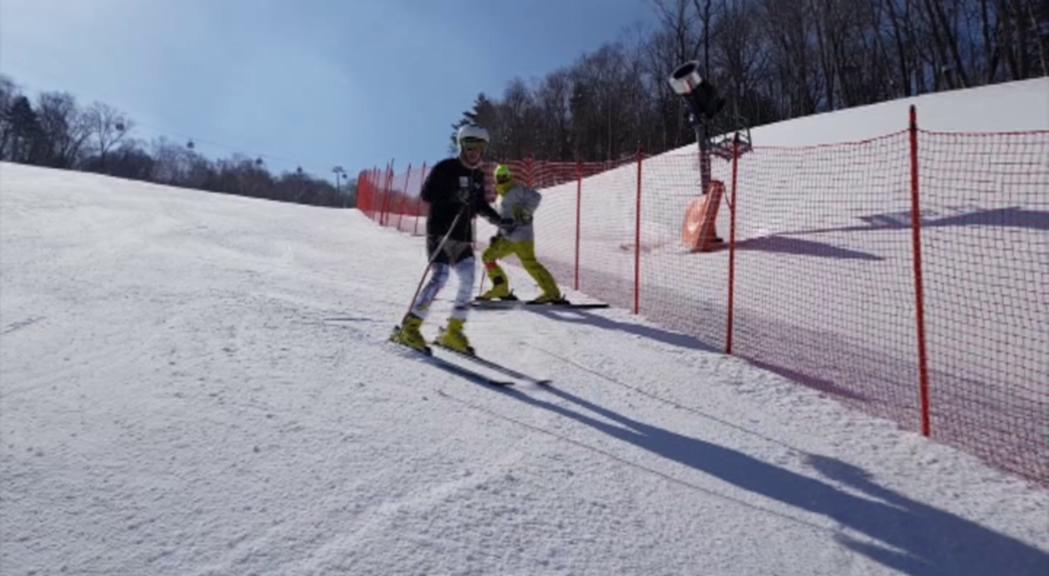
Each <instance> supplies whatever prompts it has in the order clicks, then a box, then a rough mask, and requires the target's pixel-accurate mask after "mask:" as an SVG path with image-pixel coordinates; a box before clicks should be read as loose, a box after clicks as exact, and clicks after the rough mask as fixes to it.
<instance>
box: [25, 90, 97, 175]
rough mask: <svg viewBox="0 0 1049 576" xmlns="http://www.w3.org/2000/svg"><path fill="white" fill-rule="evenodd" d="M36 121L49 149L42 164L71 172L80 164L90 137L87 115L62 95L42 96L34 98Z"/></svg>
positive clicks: (50, 93) (61, 93)
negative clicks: (67, 169)
mask: <svg viewBox="0 0 1049 576" xmlns="http://www.w3.org/2000/svg"><path fill="white" fill-rule="evenodd" d="M37 117H38V118H39V121H40V128H41V130H42V131H43V135H44V139H45V141H46V145H47V148H48V153H47V156H48V158H47V159H46V160H45V163H46V164H47V165H49V166H54V167H56V168H72V167H73V166H75V165H76V164H77V162H78V161H79V160H80V154H81V152H82V150H83V147H84V143H85V142H86V141H87V139H88V136H89V135H90V130H89V128H88V125H87V117H86V115H85V114H84V113H83V112H82V111H81V110H79V109H78V108H77V105H76V100H75V99H74V98H73V96H72V95H70V94H68V93H65V92H44V93H42V94H40V96H39V97H38V98H37Z"/></svg>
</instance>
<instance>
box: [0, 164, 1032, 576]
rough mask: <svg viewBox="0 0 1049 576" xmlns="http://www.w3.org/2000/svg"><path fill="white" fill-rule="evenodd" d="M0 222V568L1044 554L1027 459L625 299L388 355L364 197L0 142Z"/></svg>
mask: <svg viewBox="0 0 1049 576" xmlns="http://www.w3.org/2000/svg"><path fill="white" fill-rule="evenodd" d="M0 240H2V245H0V573H2V574H4V575H5V576H6V575H8V574H12V575H14V574H107V575H109V574H134V575H142V574H150V575H153V574H157V575H166V574H171V575H175V574H178V575H205V574H215V575H219V574H222V575H227V574H303V575H304V574H478V575H481V574H485V575H487V574H504V575H510V574H515V575H517V574H520V575H525V574H527V575H542V574H577V575H602V576H604V575H608V574H636V575H645V576H648V575H656V574H660V575H662V574H667V575H670V574H675V575H676V574H781V575H785V574H798V575H820V574H826V575H835V576H838V575H844V574H919V575H940V574H951V575H974V576H975V575H987V574H1034V575H1044V574H1046V573H1049V492H1047V491H1046V490H1045V489H1043V488H1039V487H1036V486H1032V485H1030V484H1027V483H1025V482H1023V481H1021V480H1019V479H1017V478H1016V477H1013V476H1010V475H1007V474H1005V473H1004V472H1001V471H999V470H997V469H994V468H990V467H988V466H987V465H985V464H984V463H982V462H981V461H980V460H978V459H977V458H976V457H974V456H972V455H969V454H965V453H963V452H960V451H957V450H954V449H952V448H949V447H947V446H943V445H940V444H937V443H934V442H930V441H927V440H925V439H924V438H922V437H920V436H918V435H915V434H912V433H909V432H902V431H900V430H898V429H897V427H896V425H894V424H892V423H890V422H887V421H882V420H877V419H874V418H871V417H868V416H865V415H863V414H862V413H860V412H857V411H853V410H849V409H847V408H844V407H842V406H841V405H840V404H839V403H838V402H836V401H835V400H833V399H831V398H829V397H826V396H825V395H823V394H821V393H820V392H817V391H815V390H812V389H808V388H804V387H799V386H797V385H795V384H793V383H791V382H790V381H788V380H786V379H784V378H782V377H780V376H777V375H775V374H772V373H770V372H766V371H763V370H760V369H758V368H755V367H754V366H751V365H750V364H748V363H747V362H744V361H741V360H738V359H736V358H732V357H727V356H724V355H722V354H720V353H718V352H717V351H714V350H712V349H710V347H709V346H707V345H706V344H704V343H701V342H699V341H697V340H694V339H691V338H688V337H684V336H681V335H679V334H675V333H672V332H669V331H667V330H665V329H662V328H660V327H657V326H655V325H652V324H648V323H645V322H643V321H639V320H638V319H637V318H636V317H635V316H632V315H630V314H629V313H628V312H626V311H623V310H618V309H610V310H600V311H587V312H578V313H577V312H567V311H537V312H530V311H523V310H518V311H484V312H480V311H478V312H474V313H473V314H472V316H471V318H470V320H469V322H468V328H467V331H468V333H469V334H470V336H471V338H472V339H473V341H474V344H475V346H476V348H477V349H478V351H479V353H480V354H482V355H487V356H491V357H493V358H499V359H501V360H503V361H505V362H506V363H508V364H510V365H512V366H514V367H515V368H518V369H520V370H522V371H525V372H528V373H531V374H535V375H537V376H544V377H551V378H553V379H554V384H553V386H551V387H540V386H535V385H527V384H519V385H517V386H514V387H512V388H508V389H495V388H489V387H485V386H481V385H478V384H475V383H472V382H468V381H466V380H463V379H462V378H460V377H457V376H454V375H450V374H448V373H445V372H443V371H440V370H438V369H436V368H434V367H432V366H430V365H429V364H426V363H421V362H419V361H417V360H414V359H413V358H411V357H407V356H405V355H404V353H402V352H400V351H399V350H397V349H395V348H394V347H392V345H390V344H387V343H385V339H386V337H387V336H388V334H389V331H390V327H391V325H392V324H393V323H395V322H396V321H397V320H398V319H399V318H400V316H401V315H402V314H403V313H404V311H405V309H406V307H407V305H408V300H409V299H410V298H411V295H412V293H413V292H414V290H415V287H416V283H417V282H418V280H419V275H420V274H421V272H422V266H423V263H424V257H423V244H422V240H421V239H420V238H413V237H410V236H408V235H404V234H400V233H398V232H395V231H392V230H386V229H377V227H376V226H375V225H374V224H373V223H372V222H370V221H369V220H367V219H366V218H365V217H364V216H363V215H361V214H360V213H358V212H356V211H353V210H330V209H319V208H310V207H303V206H294V205H287V204H278V203H271V202H266V201H259V200H252V199H246V198H238V197H231V196H223V195H218V194H208V193H204V192H197V191H189V190H180V189H171V188H164V187H160V186H152V185H147V184H141V183H135V182H129V181H123V180H117V179H111V178H105V177H99V176H93V175H86V174H77V173H70V172H60V171H52V170H45V169H39V168H30V167H23V166H16V165H11V164H0ZM453 282H454V279H453ZM449 292H450V291H449ZM570 296H571V297H573V298H577V299H581V300H582V299H585V298H586V295H583V294H570ZM449 306H450V303H449V302H447V301H439V302H438V306H437V309H436V310H435V311H434V315H433V317H432V320H431V322H429V323H427V324H426V325H425V326H424V332H425V333H427V334H428V335H430V336H433V335H434V334H435V333H436V330H437V327H438V325H439V323H440V322H441V321H442V320H443V317H444V315H445V313H446V312H447V311H448V308H449Z"/></svg>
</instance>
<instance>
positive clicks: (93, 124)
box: [0, 76, 356, 207]
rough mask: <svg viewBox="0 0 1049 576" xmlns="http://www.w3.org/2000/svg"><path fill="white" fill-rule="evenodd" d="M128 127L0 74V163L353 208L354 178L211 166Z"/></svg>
mask: <svg viewBox="0 0 1049 576" xmlns="http://www.w3.org/2000/svg"><path fill="white" fill-rule="evenodd" d="M134 126H135V123H134V121H133V120H132V119H131V118H128V117H127V115H126V114H124V113H123V112H120V111H119V110H117V109H115V108H113V107H112V106H109V105H107V104H104V103H101V102H96V103H94V104H91V105H90V106H88V107H86V108H84V107H81V106H79V105H78V104H77V102H76V100H75V99H74V97H73V96H72V95H70V94H68V93H65V92H42V93H40V94H39V96H38V97H37V98H36V100H35V102H33V101H31V100H30V99H29V97H27V96H26V95H25V94H23V93H22V92H21V90H19V88H18V87H17V86H16V85H15V83H14V82H13V81H12V80H11V79H10V78H7V77H5V76H0V161H7V162H18V163H22V164H33V165H37V166H46V167H51V168H63V169H71V170H82V171H86V172H95V173H98V174H108V175H110V176H117V177H121V178H129V179H133V180H143V181H146V182H154V183H157V184H165V185H170V186H180V187H185V188H194V189H198V190H207V191H211V192H223V193H227V194H236V195H240V196H251V197H254V198H266V199H270V200H279V201H285V202H296V203H300V204H311V205H317V206H338V207H345V206H353V205H354V203H355V196H356V180H355V179H352V178H349V176H348V175H347V174H346V172H345V171H342V170H341V168H336V169H335V171H336V173H335V178H336V185H335V186H333V185H332V184H331V183H330V182H328V181H326V180H324V179H320V178H316V177H313V176H312V175H310V174H308V173H306V172H304V171H303V170H302V168H298V169H296V170H295V171H291V172H284V173H282V174H280V175H274V174H272V173H270V171H269V170H268V169H267V167H266V165H265V162H264V161H263V160H262V158H248V157H245V156H243V155H234V156H232V157H230V158H227V159H219V160H210V159H208V158H205V157H204V156H203V155H201V154H200V153H198V152H197V151H196V150H195V145H194V144H193V142H192V141H189V142H187V143H185V144H181V143H175V142H172V141H170V140H168V139H166V138H158V139H155V140H153V141H152V142H150V143H149V144H146V143H143V142H141V141H140V140H137V139H135V138H133V137H132V132H133V129H134ZM344 178H345V179H344ZM340 184H341V185H340Z"/></svg>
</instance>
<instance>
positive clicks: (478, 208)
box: [473, 187, 503, 226]
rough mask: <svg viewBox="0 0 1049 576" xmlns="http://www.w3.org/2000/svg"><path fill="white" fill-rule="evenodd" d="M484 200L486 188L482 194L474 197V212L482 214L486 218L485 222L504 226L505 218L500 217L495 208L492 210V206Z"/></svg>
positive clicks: (482, 189)
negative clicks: (503, 220)
mask: <svg viewBox="0 0 1049 576" xmlns="http://www.w3.org/2000/svg"><path fill="white" fill-rule="evenodd" d="M484 198H485V192H484V188H483V187H482V188H481V193H480V194H475V195H474V203H473V208H474V212H475V213H477V214H480V215H481V216H483V217H484V219H485V220H487V221H489V222H491V223H492V224H495V225H496V226H500V225H501V224H502V219H503V217H502V216H500V215H499V213H498V212H496V211H495V208H492V205H491V204H489V203H488V202H487V201H486V200H485V199H484Z"/></svg>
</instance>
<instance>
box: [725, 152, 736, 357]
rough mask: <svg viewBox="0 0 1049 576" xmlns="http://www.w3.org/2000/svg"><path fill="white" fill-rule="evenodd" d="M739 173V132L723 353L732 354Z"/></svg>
mask: <svg viewBox="0 0 1049 576" xmlns="http://www.w3.org/2000/svg"><path fill="white" fill-rule="evenodd" d="M738 175H739V132H736V134H735V135H734V136H733V137H732V202H730V203H729V206H728V208H729V215H730V220H729V229H728V326H727V327H726V328H725V354H732V333H733V321H734V319H735V302H736V182H737V178H738Z"/></svg>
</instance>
